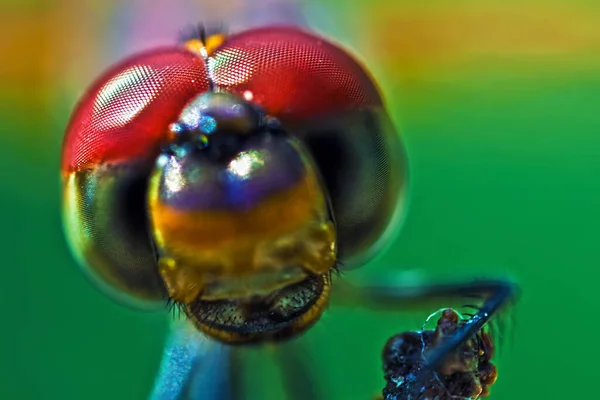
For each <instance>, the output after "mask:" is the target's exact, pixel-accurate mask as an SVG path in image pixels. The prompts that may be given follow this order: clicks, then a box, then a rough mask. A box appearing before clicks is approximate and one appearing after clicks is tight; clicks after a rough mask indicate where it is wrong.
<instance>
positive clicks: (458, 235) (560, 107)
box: [0, 0, 600, 400]
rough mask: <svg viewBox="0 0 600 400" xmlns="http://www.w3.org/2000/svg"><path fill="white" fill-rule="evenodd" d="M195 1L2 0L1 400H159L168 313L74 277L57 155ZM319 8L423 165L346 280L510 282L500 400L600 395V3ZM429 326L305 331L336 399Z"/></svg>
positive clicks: (314, 15) (262, 395)
mask: <svg viewBox="0 0 600 400" xmlns="http://www.w3.org/2000/svg"><path fill="white" fill-rule="evenodd" d="M197 1H200V0H197ZM212 3H215V5H213V6H214V7H217V8H218V7H221V8H223V7H230V8H231V9H234V6H233V5H232V4H234V3H227V2H224V1H223V2H221V3H222V4H219V3H218V2H214V1H212ZM195 10H197V4H194V1H191V0H190V1H179V2H177V1H167V0H164V1H154V0H152V1H150V0H143V1H142V0H138V1H134V0H128V1H114V0H111V1H91V0H56V1H50V0H1V1H0V50H1V51H0V54H1V55H2V57H1V61H0V120H1V121H2V124H0V132H1V134H0V148H1V149H2V156H1V157H0V171H2V181H1V184H2V186H3V190H2V196H0V216H1V219H0V221H1V223H0V227H1V228H0V229H1V230H0V232H1V240H0V246H1V248H2V260H3V262H2V274H1V279H0V307H1V308H0V311H1V316H2V319H1V320H2V327H1V329H0V345H1V346H2V348H1V350H0V399H9V400H12V399H27V400H28V399H31V400H40V399H60V400H71V399H72V400H79V399H103V400H104V399H113V400H119V399H144V398H146V397H147V396H148V394H149V392H150V389H151V385H152V382H153V378H154V375H155V374H156V371H157V368H158V363H159V361H160V356H161V350H162V346H163V343H164V340H165V337H166V334H167V318H168V316H167V314H145V313H138V312H134V311H131V310H128V309H124V308H122V307H120V306H118V305H116V304H114V303H112V302H111V301H109V300H107V299H105V298H104V297H103V296H102V295H101V294H100V293H99V292H98V291H97V290H96V289H95V288H93V287H92V286H91V285H90V284H89V283H88V282H87V281H86V279H85V278H84V277H83V275H82V274H81V273H80V272H79V271H78V269H77V267H76V265H75V263H74V261H73V260H72V258H71V257H70V255H69V253H68V251H67V247H66V245H65V242H64V238H63V235H62V230H61V225H60V215H59V208H60V185H59V174H58V164H59V161H58V160H59V154H60V146H61V140H62V133H63V129H64V126H65V124H66V122H67V119H68V117H69V112H70V109H71V108H72V106H73V105H74V102H75V101H76V100H77V97H78V96H79V95H80V94H81V93H82V91H83V90H84V89H85V87H86V86H87V85H88V84H89V83H90V81H91V80H92V79H94V77H95V76H96V75H97V74H98V73H99V72H101V71H102V70H103V69H104V68H106V67H107V66H109V65H110V64H111V63H112V62H114V61H115V60H117V59H118V58H121V57H123V56H124V55H125V54H128V53H131V52H133V51H137V50H139V49H141V48H143V47H146V46H151V45H153V44H155V43H158V42H160V41H163V42H164V41H168V40H170V38H171V37H173V35H174V34H176V32H177V30H178V29H179V28H180V27H181V26H182V25H184V24H185V23H187V22H192V21H193V20H200V19H201V18H202V15H197V14H196V12H195ZM306 16H307V20H308V21H309V22H310V23H311V24H313V26H314V27H315V29H318V30H319V31H320V32H322V33H324V34H326V35H329V36H330V37H333V38H335V40H337V41H338V42H341V43H343V44H344V45H346V46H347V47H349V48H350V49H352V50H353V51H354V52H356V53H357V54H358V55H359V56H360V57H361V58H362V60H363V61H364V62H365V64H366V65H367V66H368V67H369V68H370V69H371V70H372V72H373V74H374V75H375V76H376V77H377V78H378V80H379V81H380V84H381V88H382V90H383V92H384V93H385V95H386V97H387V99H388V102H389V107H390V112H391V114H392V115H393V117H394V120H395V122H396V123H397V124H398V126H399V127H400V129H401V132H402V134H403V137H404V138H405V140H406V143H407V146H408V149H409V155H410V162H411V169H412V170H411V175H412V192H411V202H410V208H409V211H408V214H407V220H406V223H405V224H404V226H403V228H402V231H401V232H400V235H399V236H398V238H397V240H396V242H395V243H394V245H393V246H392V248H391V249H390V250H389V251H388V252H387V253H386V254H384V255H382V256H381V257H380V258H379V259H378V260H377V261H376V262H375V263H373V264H371V265H369V266H367V267H365V268H363V269H361V270H358V271H355V272H352V273H348V275H347V276H348V277H349V278H350V277H351V276H353V274H356V275H354V276H364V275H371V276H372V275H376V274H377V273H379V272H384V271H391V270H401V269H415V268H418V269H421V270H422V271H424V272H425V273H428V274H431V275H432V276H439V277H452V276H457V275H458V276H477V277H483V276H489V275H494V276H495V275H502V276H504V275H508V276H511V277H514V278H515V279H516V280H517V281H518V282H519V283H520V285H521V287H522V296H521V298H520V300H519V302H518V304H517V305H516V307H515V308H514V310H513V311H512V314H513V315H514V317H515V320H516V322H514V323H510V324H508V326H507V327H506V329H505V330H504V331H505V333H506V335H505V336H506V337H507V338H508V337H511V336H512V337H513V339H511V340H508V339H507V340H506V342H505V343H506V345H503V350H504V351H503V352H502V354H501V356H500V360H499V368H500V377H499V380H498V383H497V385H496V386H495V387H494V388H493V395H492V398H493V399H499V400H500V399H511V400H516V399H569V398H593V397H594V396H595V393H596V392H597V390H596V389H595V388H594V386H593V382H595V379H597V365H598V360H599V359H600V350H599V347H598V346H597V344H596V341H595V339H596V336H597V334H596V333H595V332H596V328H597V325H596V322H597V321H596V316H595V312H596V311H597V310H598V309H600V307H599V306H600V297H598V292H596V291H597V290H599V289H598V288H599V286H600V273H599V272H598V267H599V264H600V251H599V245H598V238H599V237H600V232H599V228H598V226H599V221H600V201H599V196H600V179H599V178H598V177H599V175H600V159H599V155H600V150H599V146H600V72H599V71H600V5H598V2H597V1H594V0H587V1H586V0H563V1H558V0H521V1H515V0H452V1H449V0H428V1H426V2H425V1H417V0H353V1H342V0H325V1H320V2H318V1H314V0H313V1H312V2H310V3H309V4H308V7H307V11H306ZM190 19H191V20H190ZM440 306H443V304H440ZM430 311H433V310H430ZM427 315H428V313H427V312H425V311H418V312H412V311H410V310H403V311H400V312H398V313H390V312H385V313H384V312H380V313H377V312H373V311H367V310H362V309H355V310H348V309H342V308H340V307H336V305H335V304H333V305H332V306H331V308H330V310H329V311H328V313H327V314H326V315H325V317H324V320H323V323H321V324H319V325H318V326H317V327H316V328H315V329H314V330H313V331H312V332H311V333H309V334H308V335H307V336H306V337H304V338H303V339H302V341H303V342H302V346H304V348H306V350H307V354H309V360H310V364H309V366H310V367H311V368H312V369H313V370H314V372H315V373H317V374H318V375H320V377H321V378H320V380H319V384H320V385H322V386H323V387H324V388H325V390H326V392H327V393H328V398H331V399H357V400H358V399H372V398H373V397H374V395H375V394H376V393H377V392H378V390H380V389H381V388H382V387H383V380H382V375H381V372H380V368H381V365H380V359H379V357H380V351H381V347H382V345H383V343H384V342H385V339H386V338H387V337H388V336H390V335H391V334H392V333H395V332H399V331H402V330H406V329H416V328H418V327H419V326H420V324H421V323H422V322H423V321H424V319H425V318H426V317H427ZM511 316H512V315H511ZM595 321H596V322H595ZM256 360H257V361H256V362H257V363H260V357H257V358H256ZM273 370H274V369H273V367H272V366H271V368H270V369H269V368H268V367H266V366H265V367H264V368H263V367H262V366H260V365H258V366H255V368H253V371H254V374H255V375H257V374H260V373H261V371H262V377H258V375H257V378H256V379H253V380H252V381H253V382H254V384H253V385H252V387H254V388H255V389H257V388H258V389H257V392H249V397H248V398H252V399H254V398H256V399H277V398H282V392H281V390H282V389H281V388H280V384H279V378H278V377H276V375H271V373H272V371H273Z"/></svg>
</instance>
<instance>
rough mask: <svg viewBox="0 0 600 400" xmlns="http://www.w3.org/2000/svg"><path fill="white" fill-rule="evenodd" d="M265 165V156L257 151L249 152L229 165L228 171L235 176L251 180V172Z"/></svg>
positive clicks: (242, 154) (243, 153)
mask: <svg viewBox="0 0 600 400" xmlns="http://www.w3.org/2000/svg"><path fill="white" fill-rule="evenodd" d="M264 164H265V161H264V154H261V152H258V151H256V150H249V151H244V152H242V153H240V154H239V155H238V156H237V157H236V158H235V159H234V160H232V161H231V162H230V163H229V168H227V169H228V171H229V172H231V173H232V174H234V175H235V176H237V177H239V178H241V179H242V180H246V179H248V178H250V172H251V171H252V170H253V169H255V168H257V167H261V166H263V165H264Z"/></svg>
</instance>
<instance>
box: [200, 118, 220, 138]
mask: <svg viewBox="0 0 600 400" xmlns="http://www.w3.org/2000/svg"><path fill="white" fill-rule="evenodd" d="M198 128H199V129H200V131H201V132H203V133H206V134H207V135H208V134H211V133H213V132H214V131H215V130H216V129H217V120H215V119H214V118H213V117H209V116H208V115H203V116H202V117H200V121H199V122H198Z"/></svg>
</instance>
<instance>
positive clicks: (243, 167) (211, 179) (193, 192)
mask: <svg viewBox="0 0 600 400" xmlns="http://www.w3.org/2000/svg"><path fill="white" fill-rule="evenodd" d="M301 151H302V150H301V149H300V148H298V147H295V146H294V145H292V144H291V143H290V142H289V140H288V139H285V138H270V139H261V140H250V141H249V142H248V143H247V144H246V145H245V146H244V148H243V149H242V150H241V151H240V152H239V153H238V154H237V155H236V156H235V157H234V158H233V159H232V160H231V161H230V162H229V163H228V164H225V165H217V164H214V163H212V162H210V161H209V160H208V159H206V158H202V157H198V156H184V157H182V158H179V159H177V158H175V157H171V158H170V159H169V161H168V162H167V163H166V164H165V166H164V172H163V177H162V184H161V200H162V201H163V202H164V203H166V204H168V205H170V206H172V207H175V208H177V209H181V210H190V211H193V210H196V211H209V210H215V211H216V210H234V211H243V210H247V209H251V208H252V207H254V206H256V205H258V204H259V203H260V202H262V201H264V200H266V199H267V198H269V197H270V196H273V195H277V194H278V193H280V192H282V191H285V190H287V189H290V188H292V187H293V186H294V185H296V184H298V183H299V182H300V180H301V179H302V178H303V177H304V174H305V173H306V169H307V166H306V165H305V163H306V162H307V161H306V158H305V157H302V155H301V154H300V152H301Z"/></svg>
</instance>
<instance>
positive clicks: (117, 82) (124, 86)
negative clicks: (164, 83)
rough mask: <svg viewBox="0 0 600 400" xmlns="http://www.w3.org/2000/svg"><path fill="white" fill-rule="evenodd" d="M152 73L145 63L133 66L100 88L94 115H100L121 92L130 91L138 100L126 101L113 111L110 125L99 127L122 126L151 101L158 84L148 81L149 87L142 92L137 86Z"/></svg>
mask: <svg viewBox="0 0 600 400" xmlns="http://www.w3.org/2000/svg"><path fill="white" fill-rule="evenodd" d="M153 73H154V70H153V69H152V68H150V67H148V66H146V65H142V66H135V67H132V68H129V69H126V70H125V71H123V72H121V73H120V74H118V75H116V76H115V77H114V78H112V79H111V80H110V81H108V82H107V83H106V84H105V85H104V86H103V87H102V89H100V91H99V92H98V98H97V100H96V103H94V111H93V112H94V114H95V116H94V117H99V116H100V115H102V114H103V113H104V112H105V108H106V107H107V106H108V105H110V104H111V102H112V101H113V100H114V98H115V97H117V96H122V95H123V92H131V96H132V97H135V98H136V99H137V100H138V101H131V102H128V103H126V104H125V105H123V106H122V107H121V108H120V109H118V112H115V111H113V114H112V120H111V121H110V125H109V126H105V127H101V128H104V129H109V128H114V127H118V126H124V125H125V124H127V123H128V122H129V121H131V120H132V119H133V118H134V117H135V116H136V115H138V114H139V113H140V112H141V111H142V110H144V109H145V108H146V106H147V105H148V104H150V103H151V102H152V100H153V99H154V96H155V93H156V91H157V90H158V89H159V87H158V85H156V84H155V83H154V82H148V83H149V84H150V86H151V88H150V90H144V91H143V92H140V91H139V90H138V87H139V85H140V83H141V82H142V81H144V80H145V79H146V78H147V77H148V76H151V75H152V74H153Z"/></svg>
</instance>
